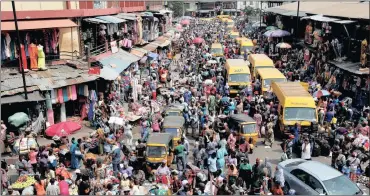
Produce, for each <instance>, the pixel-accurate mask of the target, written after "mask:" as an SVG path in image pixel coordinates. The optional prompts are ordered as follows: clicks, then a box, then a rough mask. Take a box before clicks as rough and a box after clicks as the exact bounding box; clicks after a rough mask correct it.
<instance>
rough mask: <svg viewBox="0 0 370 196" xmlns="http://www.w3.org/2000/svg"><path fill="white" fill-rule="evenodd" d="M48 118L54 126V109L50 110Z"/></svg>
mask: <svg viewBox="0 0 370 196" xmlns="http://www.w3.org/2000/svg"><path fill="white" fill-rule="evenodd" d="M47 117H48V122H49V124H50V125H53V124H54V111H53V109H48V111H47Z"/></svg>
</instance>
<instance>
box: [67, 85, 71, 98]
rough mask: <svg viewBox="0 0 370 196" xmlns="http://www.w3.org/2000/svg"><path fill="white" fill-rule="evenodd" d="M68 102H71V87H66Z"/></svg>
mask: <svg viewBox="0 0 370 196" xmlns="http://www.w3.org/2000/svg"><path fill="white" fill-rule="evenodd" d="M67 93H68V100H72V86H67Z"/></svg>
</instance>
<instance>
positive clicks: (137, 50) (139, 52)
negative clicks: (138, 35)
mask: <svg viewBox="0 0 370 196" xmlns="http://www.w3.org/2000/svg"><path fill="white" fill-rule="evenodd" d="M147 53H148V51H146V50H144V49H142V48H132V49H131V51H130V54H133V55H136V56H138V57H140V58H142V57H143V56H145V54H147Z"/></svg>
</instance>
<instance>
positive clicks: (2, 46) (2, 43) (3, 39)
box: [1, 36, 7, 60]
mask: <svg viewBox="0 0 370 196" xmlns="http://www.w3.org/2000/svg"><path fill="white" fill-rule="evenodd" d="M5 51H6V41H5V36H1V60H5V59H7V57H6V52H5Z"/></svg>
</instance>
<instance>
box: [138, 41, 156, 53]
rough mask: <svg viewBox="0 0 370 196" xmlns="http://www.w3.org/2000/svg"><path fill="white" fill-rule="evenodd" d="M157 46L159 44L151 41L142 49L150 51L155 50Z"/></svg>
mask: <svg viewBox="0 0 370 196" xmlns="http://www.w3.org/2000/svg"><path fill="white" fill-rule="evenodd" d="M157 48H158V45H156V44H153V43H150V44H148V45H145V46H144V47H142V49H144V50H146V51H149V52H153V51H155V50H156V49H157Z"/></svg>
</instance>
